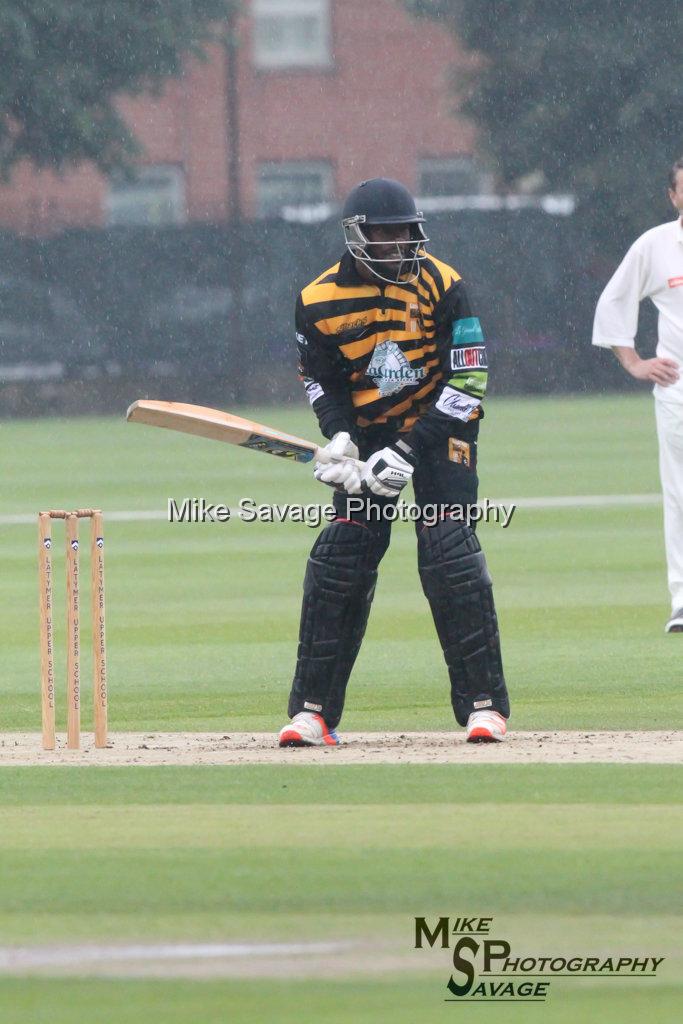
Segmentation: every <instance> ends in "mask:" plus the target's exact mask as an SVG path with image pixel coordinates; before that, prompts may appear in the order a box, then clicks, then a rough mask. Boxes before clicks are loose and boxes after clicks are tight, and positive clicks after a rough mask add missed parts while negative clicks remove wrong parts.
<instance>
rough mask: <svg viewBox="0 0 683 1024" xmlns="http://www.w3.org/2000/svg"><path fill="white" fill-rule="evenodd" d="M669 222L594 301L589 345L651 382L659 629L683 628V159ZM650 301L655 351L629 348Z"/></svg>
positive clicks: (672, 181) (672, 187)
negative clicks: (661, 596) (658, 509)
mask: <svg viewBox="0 0 683 1024" xmlns="http://www.w3.org/2000/svg"><path fill="white" fill-rule="evenodd" d="M669 199H670V200H671V203H672V205H673V207H674V209H675V210H676V213H677V214H678V217H677V219H676V220H674V221H670V222H669V223H667V224H661V225H660V226H659V227H656V228H650V230H649V231H646V232H645V234H644V235H641V236H640V238H637V239H636V241H635V242H634V243H633V245H632V246H631V248H630V249H629V250H628V252H627V253H626V255H625V256H624V259H623V260H622V262H621V264H620V266H619V267H618V268H617V270H616V271H615V273H614V276H613V277H612V279H611V280H610V281H609V282H608V284H607V287H606V288H605V290H604V292H603V293H602V295H601V296H600V299H599V300H598V305H597V308H596V310H595V321H594V324H593V344H594V345H598V346H600V347H602V348H611V349H612V351H613V352H614V354H615V356H616V357H617V359H618V360H619V362H620V363H621V365H622V366H623V367H624V369H625V370H626V372H627V373H630V374H631V376H632V377H635V379H636V380H643V381H650V382H651V383H652V384H654V388H653V393H654V397H655V416H656V420H657V437H658V439H659V474H660V478H661V482H662V493H663V496H664V542H665V547H666V561H667V569H668V581H669V591H670V593H671V615H670V616H669V619H668V621H667V623H666V625H665V627H664V629H665V631H666V632H667V633H683V379H681V373H680V367H681V363H683V157H682V158H681V159H680V160H677V161H676V163H675V164H674V165H673V167H672V168H671V171H670V172H669ZM648 298H649V299H652V301H653V302H654V304H655V306H656V307H657V311H658V313H659V317H658V330H657V333H658V342H657V354H656V357H655V358H654V359H641V357H640V356H639V355H638V353H637V352H636V348H635V337H636V334H637V331H638V308H639V305H640V303H641V301H642V300H643V299H648Z"/></svg>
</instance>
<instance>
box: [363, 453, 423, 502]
mask: <svg viewBox="0 0 683 1024" xmlns="http://www.w3.org/2000/svg"><path fill="white" fill-rule="evenodd" d="M412 475H413V467H412V466H411V464H410V463H409V462H406V460H405V459H404V458H403V456H402V455H399V453H398V452H397V451H396V449H395V448H382V450H381V451H379V452H375V454H374V455H371V456H370V458H369V459H368V461H367V462H366V463H365V469H364V470H363V475H362V482H363V484H364V485H365V489H366V490H370V491H372V493H373V494H379V495H380V496H381V497H382V498H395V497H397V496H398V494H400V492H401V491H402V490H403V488H404V487H405V485H406V484H407V483H408V481H409V480H410V478H411V477H412Z"/></svg>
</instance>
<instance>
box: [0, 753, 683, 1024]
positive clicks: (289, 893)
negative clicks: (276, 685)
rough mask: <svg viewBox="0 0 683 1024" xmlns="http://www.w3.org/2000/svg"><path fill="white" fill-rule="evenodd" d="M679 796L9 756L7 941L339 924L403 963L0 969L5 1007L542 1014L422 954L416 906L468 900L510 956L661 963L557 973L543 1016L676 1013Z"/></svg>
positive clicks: (452, 773) (282, 931)
mask: <svg viewBox="0 0 683 1024" xmlns="http://www.w3.org/2000/svg"><path fill="white" fill-rule="evenodd" d="M680 798H681V793H680V791H678V792H676V791H674V789H673V787H672V773H671V771H670V769H667V768H664V767H658V766H651V767H640V768H638V767H628V766H603V765H585V766H573V767H563V766H539V765H534V766H531V765H529V766H516V767H512V768H511V767H506V769H505V772H504V776H503V775H502V773H501V771H500V769H498V768H497V767H496V766H479V767H468V768H466V769H463V768H461V767H458V766H370V767H345V768H341V767H337V768H335V767H334V766H329V767H327V766H326V767H324V768H319V769H317V770H316V769H312V768H311V769H307V768H305V767H297V766H291V767H286V768H282V769H273V768H271V767H269V766H261V767H244V768H239V769H221V768H165V769H160V768H147V769H130V768H118V769H107V768H95V769H82V768H80V769H79V768H68V767H64V768H46V769H42V770H39V769H26V768H14V769H13V768H6V769H5V770H4V771H3V772H2V773H0V870H1V875H0V877H1V878H2V907H1V910H0V934H1V935H2V936H3V940H2V943H3V945H5V944H18V945H22V944H32V943H37V944H41V943H42V944H58V943H84V942H95V941H107V942H112V941H116V942H143V941H158V940H160V939H161V940H164V941H167V942H168V941H171V942H173V941H181V942H188V941H197V942H210V941H221V942H230V941H236V942H244V941H270V942H302V941H303V942H306V941H321V940H326V941H329V940H342V941H347V942H357V943H361V944H362V950H363V953H362V955H363V956H364V957H367V958H369V959H370V960H371V959H372V957H373V956H374V955H377V954H379V953H381V952H382V950H383V949H384V948H385V947H386V944H387V943H389V944H390V945H391V948H392V950H394V951H397V952H398V953H399V954H400V955H401V957H402V958H403V959H402V961H401V963H402V966H401V969H400V971H399V968H398V966H397V967H396V968H395V969H394V970H393V971H392V970H388V971H386V972H383V973H381V974H380V976H379V977H374V976H373V975H372V974H371V975H370V976H369V977H368V976H365V977H364V976H362V975H360V976H357V977H355V978H354V979H353V980H351V979H349V980H344V979H339V980H335V979H332V980H331V981H328V980H326V979H324V980H323V979H319V980H316V979H309V980H306V981H305V982H303V981H295V980H292V981H290V982H287V981H286V979H280V980H271V979H265V980H264V979H257V980H252V981H248V980H246V979H239V980H238V979H233V980H227V979H223V980H215V979H214V980H205V981H201V982H200V981H197V980H195V981H192V980H181V979H176V980H172V979H171V980H169V979H164V980H151V979H147V980H133V981H131V980H128V981H126V982H125V984H124V983H123V982H121V981H118V982H116V984H113V983H112V982H111V981H109V980H106V979H105V980H103V979H98V980H94V979H87V980H86V979H82V978H81V979H78V978H76V979H72V978H68V979H66V978H61V979H59V980H58V981H56V980H53V979H49V980H45V979H35V978H32V979H31V980H30V981H29V980H26V979H7V980H4V981H0V1019H2V1020H3V1021H15V1020H16V1021H21V1022H22V1024H25V1022H28V1021H43V1020H45V1021H47V1020H49V1021H51V1022H62V1021H64V1022H66V1021H69V1022H70V1024H71V1022H75V1021H81V1020H87V1019H96V1020H98V1021H102V1022H106V1024H109V1022H111V1024H115V1022H116V1024H120V1022H122V1021H124V1022H127V1021H131V1022H133V1021H135V1022H136V1024H137V1022H142V1021H147V1020H149V1019H152V1016H153V1014H157V1015H158V1013H159V1012H160V1011H161V1010H163V1019H168V1020H171V1021H184V1020H188V1021H189V1020H201V1021H203V1022H213V1021H215V1022H219V1021H223V1020H235V1021H247V1020H254V1019H262V1020H274V1021H295V1020H315V1019H317V1017H318V1016H320V1014H321V1013H322V1012H324V1015H325V1017H326V1018H328V1019H330V1020H332V1021H355V1020H367V1021H378V1022H385V1021H386V1022H387V1024H389V1022H393V1021H396V1020H398V1021H410V1020H421V1021H422V1020H424V1021H430V1022H431V1021H441V1020H450V1019H452V1017H451V1016H449V1014H453V1013H456V1012H457V1013H458V1014H459V1015H460V1016H462V1014H463V1013H464V1014H465V1016H466V1019H468V1020H470V1019H472V1020H478V1019H479V1017H480V1016H483V1015H485V1014H489V1015H495V1018H496V1019H497V1020H504V1021H513V1022H514V1021H518V1020H519V1021H522V1020H527V1019H530V1018H527V1017H525V1016H524V1011H525V1010H528V1012H531V1008H527V1007H522V1006H514V1007H513V1006H498V1007H496V1008H495V1009H493V1008H491V1007H488V1006H487V1007H486V1008H485V1009H483V1008H480V1007H477V1006H473V1005H472V1004H467V1005H465V1004H462V1005H461V1006H460V1007H455V1006H453V1005H452V1004H446V1003H444V998H445V997H446V996H448V995H449V993H448V992H447V990H446V989H445V984H446V982H447V980H448V978H449V976H450V973H451V962H450V957H449V953H448V951H444V950H442V949H439V948H435V949H434V950H415V949H414V948H413V945H414V939H413V936H414V921H413V919H414V917H415V916H423V915H425V916H427V917H428V918H431V917H434V918H436V917H438V916H441V915H448V916H451V917H453V918H455V917H456V916H458V915H463V914H476V915H490V916H493V918H494V926H493V927H492V932H491V934H492V936H495V937H497V938H506V939H508V940H509V941H510V942H511V945H512V947H513V952H514V953H515V954H516V955H522V954H524V955H533V954H536V955H541V954H543V955H550V954H553V955H565V956H566V955H568V954H572V955H584V956H588V955H601V956H607V955H614V956H619V955H634V954H637V955H639V956H646V955H648V956H666V957H667V958H668V959H667V960H666V961H665V963H664V965H662V967H661V968H660V970H659V975H660V976H659V977H658V978H656V979H639V980H630V981H629V980H616V979H613V978H599V979H594V980H592V981H590V980H584V979H580V980H574V979H571V980H568V979H562V980H556V981H555V982H553V983H552V984H551V992H550V998H549V1000H548V1002H547V1003H546V1004H545V1005H544V1007H543V1008H537V1007H534V1008H533V1012H534V1013H538V1015H539V1019H540V1020H543V1021H553V1022H555V1021H557V1022H560V1021H562V1022H564V1021H569V1020H572V1019H595V1020H601V1021H609V1022H612V1021H614V1022H615V1024H616V1022H623V1021H631V1020H632V1021H634V1022H635V1021H636V1020H637V1019H638V1018H637V1016H636V1010H637V1009H641V1010H642V1001H643V1000H644V999H647V1005H648V1007H649V1012H650V1019H652V1020H657V1021H658V1022H664V1021H668V1020H671V1021H673V1020H675V1019H677V1018H676V1014H677V1012H678V1004H679V1001H680V997H681V995H682V994H683V993H682V991H681V989H680V988H679V986H680V983H681V980H682V973H681V967H682V963H681V950H680V918H679V919H677V918H676V916H675V915H676V912H677V910H678V909H679V908H680V886H677V883H676V879H677V878H680V871H679V860H680V843H681V808H680ZM299 999H303V1000H304V1002H303V1005H302V1004H301V1003H299V1002H298V1001H297V1000H299ZM95 1009H96V1010H97V1013H96V1016H95V1017H94V1018H92V1014H93V1012H94V1010H95ZM589 1009H590V1012H591V1013H593V1014H595V1016H594V1017H592V1018H591V1017H587V1016H585V1014H586V1013H588V1011H589ZM572 1014H574V1015H575V1016H574V1017H572ZM154 1019H156V1017H154ZM531 1019H534V1018H531Z"/></svg>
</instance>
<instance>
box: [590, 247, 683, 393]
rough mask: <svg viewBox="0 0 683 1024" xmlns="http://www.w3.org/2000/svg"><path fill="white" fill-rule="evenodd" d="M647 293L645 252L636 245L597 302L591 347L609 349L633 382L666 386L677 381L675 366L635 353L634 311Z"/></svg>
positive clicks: (636, 310)
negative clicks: (644, 357)
mask: <svg viewBox="0 0 683 1024" xmlns="http://www.w3.org/2000/svg"><path fill="white" fill-rule="evenodd" d="M648 294H649V290H648V281H647V268H646V260H645V252H644V249H643V247H642V245H639V244H638V243H637V242H636V243H634V244H633V245H632V246H631V248H630V249H629V251H628V252H627V253H626V255H625V256H624V259H623V260H622V261H621V263H620V265H619V266H618V267H617V269H616V271H615V272H614V274H613V275H612V277H611V279H610V280H609V281H608V283H607V285H606V287H605V290H604V291H603V293H602V295H601V296H600V298H599V299H598V304H597V306H596V309H595V319H594V321H593V344H594V345H596V346H597V347H598V348H611V349H612V351H613V352H614V354H615V356H616V357H617V359H618V360H619V362H620V363H621V365H622V366H623V367H624V369H625V370H626V372H627V373H629V374H630V375H631V376H632V377H634V378H635V379H636V380H644V381H651V382H652V383H653V384H661V385H662V387H666V386H667V385H668V384H674V383H675V382H676V381H677V380H678V364H677V363H676V362H675V361H674V360H673V359H660V358H654V359H642V358H641V356H639V355H638V352H637V351H636V342H635V339H636V334H637V332H638V311H639V307H640V303H641V301H642V299H644V298H646V297H647V295H648Z"/></svg>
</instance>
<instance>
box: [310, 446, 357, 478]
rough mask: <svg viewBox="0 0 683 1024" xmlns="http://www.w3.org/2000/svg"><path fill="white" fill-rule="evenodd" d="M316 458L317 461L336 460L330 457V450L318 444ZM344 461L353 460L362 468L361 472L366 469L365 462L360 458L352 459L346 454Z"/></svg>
mask: <svg viewBox="0 0 683 1024" xmlns="http://www.w3.org/2000/svg"><path fill="white" fill-rule="evenodd" d="M314 458H315V461H316V462H324V463H329V462H334V461H335V460H334V459H331V458H330V453H329V452H328V451H326V450H325V448H318V447H317V445H316V449H315V456H314ZM342 462H352V463H353V464H354V466H358V469H360V470H361V472H362V471H363V470H364V469H365V463H364V462H361V461H360V460H359V459H351V458H347V457H346V456H344V458H343V459H342Z"/></svg>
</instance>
